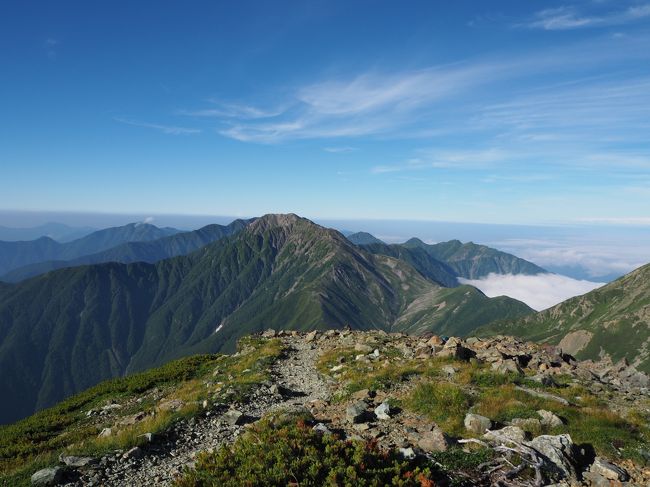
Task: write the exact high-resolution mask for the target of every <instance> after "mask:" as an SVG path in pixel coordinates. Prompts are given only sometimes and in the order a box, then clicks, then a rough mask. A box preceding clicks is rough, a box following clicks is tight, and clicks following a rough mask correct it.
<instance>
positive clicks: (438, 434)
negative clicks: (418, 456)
mask: <svg viewBox="0 0 650 487" xmlns="http://www.w3.org/2000/svg"><path fill="white" fill-rule="evenodd" d="M449 444H450V441H449V438H448V437H447V435H445V433H444V432H443V431H442V430H441V429H440V428H438V427H436V428H433V430H432V431H430V432H427V433H425V434H424V435H423V436H422V438H420V439H419V440H418V442H417V445H418V447H419V448H421V449H422V450H424V451H425V452H436V451H447V449H448V448H449Z"/></svg>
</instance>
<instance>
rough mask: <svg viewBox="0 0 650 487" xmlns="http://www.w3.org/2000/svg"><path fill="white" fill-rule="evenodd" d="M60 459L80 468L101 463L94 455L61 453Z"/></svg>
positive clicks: (69, 465)
mask: <svg viewBox="0 0 650 487" xmlns="http://www.w3.org/2000/svg"><path fill="white" fill-rule="evenodd" d="M59 461H60V462H61V463H65V464H66V465H67V466H68V467H74V468H80V467H87V466H89V465H95V464H97V463H99V460H98V459H96V458H93V457H75V456H73V455H63V454H61V455H59Z"/></svg>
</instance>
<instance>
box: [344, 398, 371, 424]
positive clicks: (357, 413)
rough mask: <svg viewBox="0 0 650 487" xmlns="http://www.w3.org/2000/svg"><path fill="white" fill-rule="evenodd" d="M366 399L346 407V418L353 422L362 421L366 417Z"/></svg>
mask: <svg viewBox="0 0 650 487" xmlns="http://www.w3.org/2000/svg"><path fill="white" fill-rule="evenodd" d="M366 407H367V404H366V403H365V401H357V402H355V403H352V404H350V405H349V406H348V407H347V408H346V409H345V418H346V419H347V420H348V421H349V422H351V423H361V422H363V420H364V419H365V417H366Z"/></svg>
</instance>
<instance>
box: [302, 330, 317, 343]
mask: <svg viewBox="0 0 650 487" xmlns="http://www.w3.org/2000/svg"><path fill="white" fill-rule="evenodd" d="M317 336H318V331H317V330H314V331H310V332H309V333H307V335H306V336H305V341H306V342H307V343H311V342H313V341H314V340H316V337H317Z"/></svg>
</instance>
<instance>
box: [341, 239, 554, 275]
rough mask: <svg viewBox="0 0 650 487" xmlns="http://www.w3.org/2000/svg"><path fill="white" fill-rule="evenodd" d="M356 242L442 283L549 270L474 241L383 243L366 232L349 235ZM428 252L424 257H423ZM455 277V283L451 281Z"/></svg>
mask: <svg viewBox="0 0 650 487" xmlns="http://www.w3.org/2000/svg"><path fill="white" fill-rule="evenodd" d="M347 238H348V240H350V241H351V242H352V243H354V244H355V245H358V246H361V247H362V248H365V249H366V250H369V251H370V252H373V253H380V254H383V255H391V256H394V257H399V258H403V259H405V260H406V261H408V262H409V263H410V264H412V265H413V266H414V267H415V268H416V269H418V270H419V271H421V272H422V273H423V274H424V275H425V276H427V277H429V278H430V279H433V280H434V281H436V282H439V283H441V284H443V285H445V286H453V285H457V284H458V282H457V278H459V277H462V278H465V279H479V278H481V277H485V276H487V275H489V274H491V273H495V274H525V275H535V274H546V273H548V271H546V270H545V269H542V268H541V267H539V266H537V265H535V264H533V263H532V262H528V261H527V260H524V259H521V258H519V257H516V256H514V255H512V254H508V253H506V252H501V251H500V250H496V249H493V248H491V247H487V246H486V245H479V244H475V243H473V242H468V243H462V242H461V241H460V240H450V241H448V242H440V243H437V244H426V243H424V242H423V241H422V240H420V239H418V238H411V239H409V240H407V241H406V242H404V243H401V244H390V245H389V244H386V243H384V242H382V241H381V240H379V239H377V238H375V237H374V236H373V235H371V234H369V233H365V232H358V233H355V234H351V235H349V236H348V237H347ZM425 255H426V256H428V258H427V257H425ZM453 281H456V284H454V283H453Z"/></svg>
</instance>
